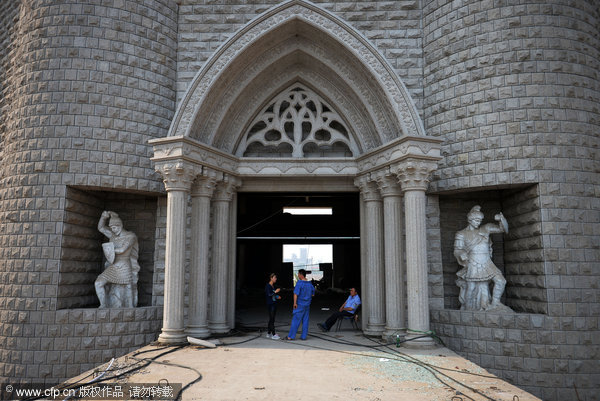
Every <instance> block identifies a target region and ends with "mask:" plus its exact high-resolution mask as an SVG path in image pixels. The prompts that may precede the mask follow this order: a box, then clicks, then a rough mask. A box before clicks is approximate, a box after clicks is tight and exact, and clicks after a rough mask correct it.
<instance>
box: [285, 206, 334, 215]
mask: <svg viewBox="0 0 600 401" xmlns="http://www.w3.org/2000/svg"><path fill="white" fill-rule="evenodd" d="M283 213H289V214H293V215H304V216H306V215H331V214H333V209H332V208H330V207H284V208H283Z"/></svg>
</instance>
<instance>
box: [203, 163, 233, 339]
mask: <svg viewBox="0 0 600 401" xmlns="http://www.w3.org/2000/svg"><path fill="white" fill-rule="evenodd" d="M236 184H237V181H235V180H234V179H233V177H230V176H227V175H226V176H224V177H223V181H222V182H220V183H218V185H217V189H216V190H215V194H214V196H213V242H212V245H213V247H212V270H211V277H210V283H211V286H210V313H209V316H208V328H209V330H210V331H211V332H213V333H227V332H228V331H229V326H228V324H227V312H228V304H229V299H230V298H229V292H230V288H229V279H230V278H229V270H230V267H229V263H230V258H229V251H230V249H229V247H230V242H231V238H230V228H231V226H230V224H229V219H230V207H231V200H232V198H233V193H234V191H235V187H236ZM232 279H235V278H232Z"/></svg>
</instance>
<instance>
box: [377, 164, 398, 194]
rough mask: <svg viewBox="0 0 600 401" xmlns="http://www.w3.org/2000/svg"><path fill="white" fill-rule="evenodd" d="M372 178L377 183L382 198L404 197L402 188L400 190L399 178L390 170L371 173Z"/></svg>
mask: <svg viewBox="0 0 600 401" xmlns="http://www.w3.org/2000/svg"><path fill="white" fill-rule="evenodd" d="M371 178H372V179H374V180H375V182H376V183H377V187H378V188H379V192H380V193H381V196H382V197H384V198H385V197H386V196H400V195H402V188H400V184H399V183H398V178H397V177H396V175H395V174H392V173H391V172H390V170H389V168H386V169H383V170H379V171H377V172H375V173H371Z"/></svg>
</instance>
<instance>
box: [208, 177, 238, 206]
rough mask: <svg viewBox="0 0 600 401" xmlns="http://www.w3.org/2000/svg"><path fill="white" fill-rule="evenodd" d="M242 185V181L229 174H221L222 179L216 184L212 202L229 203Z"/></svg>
mask: <svg viewBox="0 0 600 401" xmlns="http://www.w3.org/2000/svg"><path fill="white" fill-rule="evenodd" d="M241 185H242V180H241V179H239V178H238V177H236V176H233V175H230V174H223V178H222V180H221V181H220V182H218V183H217V188H216V190H215V195H214V200H217V201H227V202H229V201H231V200H232V199H233V195H234V193H235V191H236V190H237V188H239V187H240V186H241Z"/></svg>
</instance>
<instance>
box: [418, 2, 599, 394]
mask: <svg viewBox="0 0 600 401" xmlns="http://www.w3.org/2000/svg"><path fill="white" fill-rule="evenodd" d="M423 46H424V47H423V49H424V53H423V54H424V122H425V128H426V131H427V133H428V134H429V135H433V136H438V137H441V138H444V140H445V142H444V143H443V145H442V154H443V155H444V156H445V157H444V159H443V160H442V161H441V163H440V169H439V170H438V171H437V172H435V174H434V177H433V180H432V183H431V187H430V189H431V191H433V192H434V193H437V194H439V195H440V203H442V202H443V199H444V195H447V196H449V197H451V196H453V194H456V193H461V195H462V194H465V193H470V192H471V191H481V193H483V192H486V191H487V192H489V191H498V190H500V191H502V193H503V194H506V197H503V199H502V200H503V204H502V206H503V207H504V208H506V214H507V218H508V220H509V224H510V222H511V220H512V221H513V224H512V226H513V228H514V231H513V232H512V233H510V234H509V235H508V236H506V238H505V241H506V242H505V244H504V257H505V266H506V275H507V281H508V284H507V290H506V295H507V302H508V299H510V301H511V302H512V306H513V307H514V309H515V310H518V311H521V312H533V313H538V314H542V315H540V317H536V318H535V319H542V320H543V321H544V322H548V324H549V327H551V330H553V331H554V332H553V333H554V334H552V335H553V336H554V337H553V338H552V342H553V344H554V345H555V346H556V347H557V348H556V349H552V350H549V349H548V347H546V348H545V349H546V351H545V352H543V353H541V351H540V349H542V348H543V347H541V346H535V351H532V352H533V353H532V355H534V356H535V357H539V358H542V363H541V364H540V362H539V361H537V362H532V361H528V362H527V363H526V366H525V370H527V372H528V373H527V375H516V374H515V373H514V371H518V370H519V369H520V367H521V365H520V364H519V363H516V364H515V365H514V369H512V370H514V371H513V373H508V371H509V370H511V368H508V369H507V368H505V367H504V366H505V365H506V364H505V362H506V361H505V360H504V359H502V358H500V359H498V358H496V361H495V362H492V359H493V358H488V357H485V358H484V354H485V353H489V352H492V351H493V350H490V349H489V348H485V347H484V348H485V349H484V348H481V347H475V352H473V349H470V348H466V346H467V345H465V344H463V343H461V342H460V341H451V342H450V343H451V348H453V349H455V350H457V351H459V352H462V353H464V354H466V355H467V356H469V357H470V358H471V357H472V356H473V355H474V354H479V355H478V356H477V357H473V359H474V360H476V361H477V362H478V363H481V364H482V366H484V367H486V368H490V369H496V370H495V371H496V372H498V373H499V374H500V375H501V377H504V378H507V379H509V380H510V381H512V382H514V383H515V384H517V385H520V386H525V388H527V389H531V391H533V392H534V393H535V394H536V395H538V396H543V399H545V400H546V399H548V400H553V399H576V398H577V397H581V399H598V398H597V397H598V396H597V385H596V387H595V385H594V384H593V381H592V382H590V381H589V380H587V377H589V375H596V377H597V374H598V369H597V364H596V365H594V364H593V363H592V361H593V360H594V359H595V360H597V359H598V357H599V352H600V350H599V349H598V347H597V345H595V344H594V342H593V341H590V338H589V335H590V331H591V333H593V334H592V337H594V336H595V337H597V336H598V334H600V332H599V330H598V316H599V315H600V310H599V309H598V303H597V301H598V299H600V289H599V288H600V271H599V270H598V268H597V267H598V261H599V260H600V248H599V246H598V244H599V243H600V228H599V227H600V225H599V224H598V223H600V207H599V206H600V201H599V200H598V199H599V198H598V195H599V194H600V175H599V174H598V172H599V171H600V150H599V147H600V107H599V104H600V9H598V4H597V2H596V1H592V0H588V1H585V0H584V1H576V2H574V1H566V0H552V1H517V2H513V1H498V0H484V1H479V0H465V1H453V2H446V1H442V0H427V1H424V3H423ZM531 184H534V185H531ZM523 185H526V186H527V185H530V186H529V187H527V188H529V189H526V190H520V188H523ZM474 201H476V199H474ZM441 218H442V222H443V221H444V219H451V218H452V217H450V216H441ZM442 226H443V224H442ZM448 246H451V245H450V244H443V245H442V248H444V247H448ZM459 315H460V316H459ZM459 315H457V316H459V317H460V319H459V321H458V322H457V324H458V326H464V327H466V329H467V332H468V333H469V335H472V334H474V333H475V331H476V330H473V329H472V328H470V327H471V326H473V324H472V323H471V322H469V321H468V320H467V321H465V320H464V319H465V316H468V315H464V314H462V315H461V314H459ZM440 316H445V315H437V314H435V315H434V316H433V317H432V320H433V321H434V324H439V323H444V322H439V321H436V320H437V318H438V317H440ZM451 316H454V314H451ZM542 316H543V317H542ZM574 322H576V323H574ZM458 326H457V327H458ZM574 326H575V327H574ZM440 327H445V326H443V325H442V326H440ZM464 327H463V329H464ZM507 327H508V326H507ZM535 327H538V326H535ZM540 327H541V326H540ZM544 327H546V323H544ZM446 328H447V327H446ZM463 329H461V330H459V331H454V332H452V333H450V332H449V331H446V332H445V335H447V336H448V337H452V338H454V339H458V338H460V337H461V336H462V333H463V331H462V330H463ZM444 330H445V329H444ZM588 330H590V331H588ZM480 331H481V330H480ZM495 331H496V330H495V329H493V330H492V333H494V332H495ZM540 333H541V331H540ZM514 338H520V337H519V336H518V335H515V336H514ZM469 339H473V337H469ZM523 339H525V338H524V337H523ZM511 341H512V340H511ZM545 341H547V336H546V334H538V338H537V339H531V338H530V339H527V340H526V341H524V342H525V343H531V344H534V343H535V344H545ZM531 347H532V349H533V347H534V346H533V345H532V346H531ZM557 352H558V353H560V355H561V357H562V356H568V357H569V358H570V359H574V360H577V361H576V362H575V361H570V362H569V363H566V362H564V361H559V360H558V359H555V358H556V354H557ZM494 355H496V354H494ZM575 355H577V356H575ZM506 356H509V358H510V357H511V355H509V354H506ZM545 358H548V360H545ZM594 366H595V367H594ZM525 376H529V377H528V378H525ZM594 387H595V389H594ZM575 388H576V389H577V390H578V396H577V395H576V394H575Z"/></svg>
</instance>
